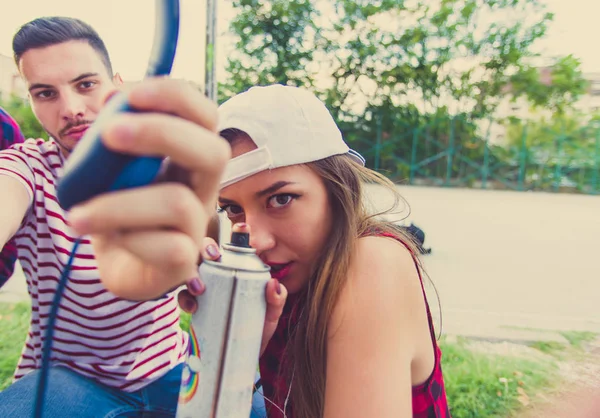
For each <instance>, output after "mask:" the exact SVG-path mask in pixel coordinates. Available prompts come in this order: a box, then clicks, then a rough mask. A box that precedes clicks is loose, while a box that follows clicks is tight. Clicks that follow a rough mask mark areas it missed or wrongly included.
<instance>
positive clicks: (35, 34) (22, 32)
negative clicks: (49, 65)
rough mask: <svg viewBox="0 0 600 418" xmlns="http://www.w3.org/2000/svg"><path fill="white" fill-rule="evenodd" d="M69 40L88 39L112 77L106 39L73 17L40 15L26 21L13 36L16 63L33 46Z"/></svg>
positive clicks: (44, 45) (45, 45)
mask: <svg viewBox="0 0 600 418" xmlns="http://www.w3.org/2000/svg"><path fill="white" fill-rule="evenodd" d="M68 41H86V42H87V43H89V44H90V46H91V47H92V48H94V50H96V52H98V54H100V58H101V59H102V62H103V63H104V66H105V67H106V70H107V71H108V75H109V76H111V77H112V75H113V71H112V65H111V63H110V57H109V56H108V51H107V50H106V46H105V45H104V41H102V38H100V35H98V33H97V32H96V31H95V30H94V28H92V27H91V26H90V25H88V24H87V23H85V22H83V21H81V20H79V19H75V18H72V17H62V16H52V17H40V18H38V19H35V20H32V21H31V22H29V23H25V24H24V25H23V26H21V28H20V29H19V31H18V32H17V33H16V34H15V36H14V37H13V53H14V58H15V63H16V64H17V67H18V66H19V60H20V59H21V57H22V56H23V54H24V53H25V52H27V51H29V50H30V49H33V48H44V47H47V46H51V45H56V44H61V43H63V42H68Z"/></svg>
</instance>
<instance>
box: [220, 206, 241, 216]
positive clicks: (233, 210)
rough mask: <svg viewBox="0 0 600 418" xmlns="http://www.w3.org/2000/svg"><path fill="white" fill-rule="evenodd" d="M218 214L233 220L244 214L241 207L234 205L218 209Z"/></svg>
mask: <svg viewBox="0 0 600 418" xmlns="http://www.w3.org/2000/svg"><path fill="white" fill-rule="evenodd" d="M219 211H220V212H225V213H226V214H227V216H228V217H230V218H233V217H236V216H239V215H241V214H242V213H244V211H243V210H242V208H241V207H239V206H235V205H226V206H221V207H220V208H219Z"/></svg>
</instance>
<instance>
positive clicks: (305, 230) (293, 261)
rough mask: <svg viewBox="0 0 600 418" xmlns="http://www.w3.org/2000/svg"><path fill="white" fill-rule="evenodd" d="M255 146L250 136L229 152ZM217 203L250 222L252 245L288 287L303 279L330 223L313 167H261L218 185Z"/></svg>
mask: <svg viewBox="0 0 600 418" xmlns="http://www.w3.org/2000/svg"><path fill="white" fill-rule="evenodd" d="M253 148H254V144H253V143H252V142H251V141H250V140H242V141H234V143H233V145H232V154H233V156H237V155H240V154H243V153H245V152H248V151H250V150H251V149H253ZM219 206H220V207H221V209H222V210H224V211H225V212H226V213H227V215H228V216H229V219H230V220H231V221H232V222H233V223H238V222H245V223H246V224H248V225H249V226H250V245H251V246H252V247H253V248H255V249H256V252H257V254H258V255H259V256H260V258H261V259H262V260H263V262H265V263H266V264H268V265H269V266H271V276H272V277H273V278H275V279H278V280H279V281H280V282H281V283H282V284H283V285H284V286H285V287H286V288H287V290H288V292H290V293H295V292H297V291H298V290H300V289H301V288H302V287H304V286H305V285H306V284H307V282H308V279H309V275H310V273H311V270H312V268H313V266H314V264H315V262H316V260H317V259H318V257H319V255H321V253H322V251H323V248H324V245H325V242H326V240H327V237H328V236H329V234H330V232H331V231H330V230H331V224H332V220H331V210H330V205H329V199H328V196H327V191H326V189H325V185H324V184H323V181H322V179H321V178H320V177H319V176H318V175H317V174H316V173H315V172H314V171H313V170H311V169H310V168H309V167H307V166H304V165H295V166H289V167H282V168H278V169H274V170H270V171H269V170H267V171H263V172H260V173H258V174H255V175H253V176H251V177H248V178H246V179H244V180H241V181H239V182H237V183H235V184H232V185H230V186H228V187H226V188H224V189H223V190H221V192H220V195H219Z"/></svg>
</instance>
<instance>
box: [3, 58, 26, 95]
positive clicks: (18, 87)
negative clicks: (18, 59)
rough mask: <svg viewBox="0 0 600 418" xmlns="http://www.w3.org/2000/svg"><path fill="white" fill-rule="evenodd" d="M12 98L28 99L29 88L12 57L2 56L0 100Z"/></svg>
mask: <svg viewBox="0 0 600 418" xmlns="http://www.w3.org/2000/svg"><path fill="white" fill-rule="evenodd" d="M11 96H17V97H20V98H22V99H27V88H26V87H25V83H23V80H22V79H21V76H20V75H19V71H18V70H17V66H16V65H15V62H14V61H13V58H12V57H8V56H6V55H2V54H0V99H2V100H8V99H9V98H10V97H11Z"/></svg>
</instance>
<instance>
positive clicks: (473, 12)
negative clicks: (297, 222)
mask: <svg viewBox="0 0 600 418" xmlns="http://www.w3.org/2000/svg"><path fill="white" fill-rule="evenodd" d="M234 7H236V8H237V11H238V14H237V16H236V18H235V19H234V20H233V22H232V24H231V31H232V33H233V34H234V35H235V37H236V40H237V43H236V51H235V53H233V54H232V55H231V57H230V59H229V67H228V72H229V79H228V81H227V82H226V83H225V84H224V85H223V86H221V92H222V98H224V97H229V96H230V95H231V94H235V93H237V92H239V91H242V90H245V89H246V88H248V87H249V86H252V85H256V84H265V83H282V84H292V85H305V86H311V87H312V89H313V90H314V91H316V93H317V94H319V95H320V96H321V97H322V98H323V99H324V100H325V101H326V103H327V105H328V107H329V109H330V110H331V111H332V113H333V115H334V118H335V119H336V121H337V122H338V124H339V125H340V127H341V129H342V131H343V133H344V135H345V137H346V138H347V139H348V141H349V142H350V143H352V145H353V146H355V147H356V148H357V149H359V151H361V152H363V153H364V154H366V156H367V158H369V159H370V162H371V163H373V164H375V166H378V164H379V163H375V161H378V162H379V161H381V166H382V167H381V168H385V169H386V170H389V171H390V173H402V172H403V171H402V170H404V169H405V165H404V163H402V162H401V159H404V160H406V159H407V158H408V155H410V152H411V151H412V148H411V144H412V139H411V138H412V137H413V135H412V132H428V133H429V134H428V135H429V138H431V139H432V141H425V142H424V143H422V144H421V142H419V144H418V147H420V148H419V149H418V152H417V155H418V156H421V155H423V156H426V155H431V154H427V153H434V152H436V151H439V149H437V150H436V149H434V148H435V147H434V146H433V144H434V143H436V141H437V143H438V144H444V143H446V142H447V141H448V140H449V138H450V134H449V131H446V132H442V129H450V122H449V119H450V118H451V117H455V121H458V120H460V124H461V126H460V127H458V126H454V125H452V126H453V127H452V129H455V128H456V129H458V131H456V132H460V135H455V136H454V137H453V141H456V142H455V143H454V146H455V147H457V149H462V150H463V151H464V155H473V156H475V155H476V154H477V155H479V154H481V152H482V151H481V150H482V149H483V147H482V146H480V145H478V144H480V143H482V142H481V140H480V139H478V130H477V129H476V124H477V121H479V120H483V119H485V118H489V117H491V116H492V115H493V114H494V111H495V109H496V108H497V106H498V105H499V104H500V103H501V101H502V100H505V99H506V98H507V97H508V98H510V97H512V98H518V97H526V98H527V99H528V100H529V101H530V102H531V103H532V104H533V105H534V106H540V107H549V108H551V109H553V110H556V111H561V112H562V111H563V110H564V109H566V108H568V107H569V106H570V105H571V104H572V103H573V102H574V101H575V100H576V99H577V97H578V96H579V95H580V94H581V93H582V92H583V91H584V89H585V82H584V81H583V78H582V76H581V72H580V70H579V63H578V62H577V60H575V59H574V58H573V57H564V58H561V59H559V60H557V62H556V63H555V65H554V66H553V67H552V81H553V83H552V84H549V85H548V84H547V83H544V80H541V79H540V78H539V73H538V70H537V68H536V65H535V64H536V58H537V55H536V53H535V52H534V51H535V46H536V42H537V41H538V40H539V39H540V38H542V37H543V36H544V35H545V33H546V31H547V29H548V26H549V24H550V23H551V22H552V20H553V15H552V14H551V13H549V12H548V11H547V9H546V6H545V5H544V2H543V1H542V0H415V1H410V2H408V1H402V0H328V1H325V0H323V1H319V2H317V1H310V0H302V1H298V2H289V1H284V0H266V1H263V2H260V3H259V2H258V1H257V0H234ZM325 17H326V18H325ZM442 118H446V120H445V121H444V120H442ZM378 124H379V125H378ZM427 125H431V126H430V127H429V128H427ZM379 130H381V132H382V135H381V136H378V132H379ZM386 135H388V136H387V137H386ZM394 135H396V137H397V139H396V140H394V139H393V138H392V136H394ZM445 141H446V142H445ZM386 144H388V145H386ZM389 144H393V146H391V145H389ZM400 156H402V158H400ZM396 157H398V158H396ZM469 158H470V157H469ZM439 164H440V166H439V167H436V168H433V167H432V168H431V169H432V171H434V172H438V171H443V169H444V170H446V169H447V167H448V164H445V163H444V162H443V161H441V160H440V161H439ZM444 164H445V165H444ZM453 164H454V163H453ZM444 167H445V168H444ZM394 170H395V171H394ZM457 170H458V171H460V168H457Z"/></svg>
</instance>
